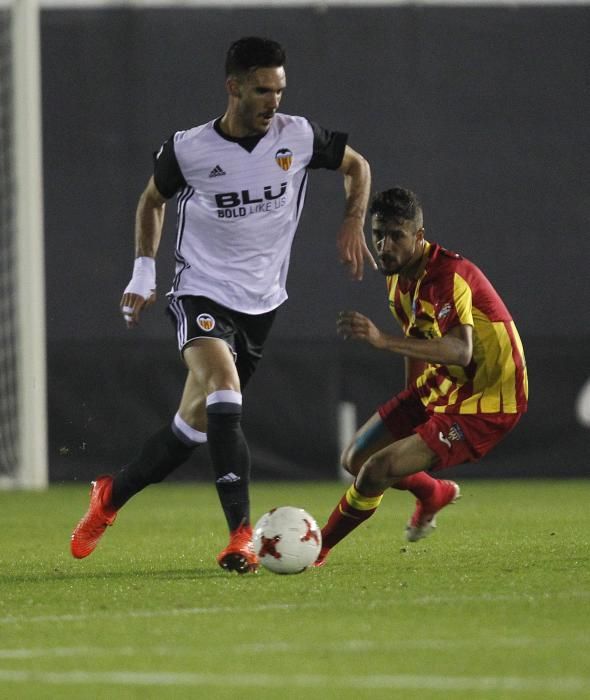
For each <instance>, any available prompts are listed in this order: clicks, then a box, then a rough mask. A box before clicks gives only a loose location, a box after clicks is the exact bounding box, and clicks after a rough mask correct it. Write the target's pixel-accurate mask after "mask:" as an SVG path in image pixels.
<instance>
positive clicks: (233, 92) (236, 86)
mask: <svg viewBox="0 0 590 700" xmlns="http://www.w3.org/2000/svg"><path fill="white" fill-rule="evenodd" d="M225 89H226V90H227V94H228V95H230V96H231V97H241V96H242V90H241V87H240V82H239V80H236V78H232V77H231V76H230V77H229V78H228V79H227V80H226V81H225Z"/></svg>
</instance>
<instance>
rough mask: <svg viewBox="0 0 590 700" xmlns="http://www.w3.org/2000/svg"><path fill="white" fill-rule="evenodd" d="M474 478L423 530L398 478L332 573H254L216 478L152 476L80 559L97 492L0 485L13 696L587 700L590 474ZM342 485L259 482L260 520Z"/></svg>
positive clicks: (311, 505)
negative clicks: (230, 569) (247, 568)
mask: <svg viewBox="0 0 590 700" xmlns="http://www.w3.org/2000/svg"><path fill="white" fill-rule="evenodd" d="M461 486H462V493H463V497H462V499H461V500H460V501H459V502H458V504H457V505H454V506H452V507H449V508H447V509H445V511H443V513H442V514H441V516H440V517H439V520H438V525H439V527H438V530H437V532H436V533H434V534H433V535H432V536H431V537H430V538H428V539H426V540H423V541H421V542H418V543H415V544H406V543H405V542H404V540H403V537H402V533H403V527H404V523H405V521H406V520H407V518H408V516H409V514H410V512H411V510H412V508H413V502H412V499H411V497H410V496H409V495H408V494H407V493H400V492H397V491H391V492H389V493H388V494H386V497H385V499H384V501H383V503H382V505H381V507H380V509H379V510H378V512H377V513H376V514H375V516H373V518H372V519H371V520H370V521H368V522H367V523H365V524H364V525H362V526H361V527H360V528H359V529H358V530H357V531H356V532H354V533H353V534H352V535H351V536H350V537H349V538H348V539H347V540H344V541H343V542H342V543H341V544H340V545H339V546H338V547H337V548H336V549H335V550H334V551H333V553H332V555H331V556H330V559H329V561H328V563H327V565H326V566H325V567H324V568H322V569H318V570H309V571H306V572H305V573H303V574H300V575H297V576H277V575H275V574H272V573H270V572H267V571H264V570H263V571H261V572H260V573H259V574H257V575H255V576H252V575H248V576H242V577H239V576H237V575H235V574H227V573H225V572H224V571H222V570H221V569H219V568H218V567H217V565H216V563H215V555H216V554H217V552H218V551H219V550H220V549H221V548H222V547H223V546H224V545H225V543H226V531H225V525H224V522H223V516H222V514H221V509H220V508H219V506H218V504H217V499H216V494H215V491H214V488H213V487H212V486H206V485H195V484H182V485H162V486H158V487H151V488H149V489H147V490H146V491H144V492H143V493H142V494H140V495H139V496H138V497H137V498H136V499H134V500H132V501H131V502H130V503H129V504H128V505H127V506H126V507H125V508H124V509H123V510H122V511H121V514H120V515H119V519H118V521H117V522H116V524H115V526H114V527H112V528H110V529H109V531H108V532H107V534H106V536H105V538H104V540H103V541H102V543H101V545H100V546H99V548H98V549H97V550H96V552H95V553H94V554H93V555H91V556H90V557H89V558H88V559H86V560H83V561H76V560H74V559H72V558H71V556H70V554H69V535H70V532H71V530H72V528H73V527H74V525H75V524H76V522H77V520H78V519H79V518H80V517H81V515H82V514H83V513H84V511H85V510H86V507H87V503H88V498H87V491H88V489H87V487H84V488H82V487H78V486H54V487H52V488H51V489H50V490H49V491H48V492H47V493H22V492H16V493H14V492H0V697H7V698H9V697H10V698H19V699H21V698H35V699H37V698H51V699H52V700H54V699H55V698H59V699H60V700H63V699H66V700H68V699H70V698H80V697H91V698H93V699H97V700H98V699H102V698H109V699H112V698H142V699H146V698H158V699H168V698H175V699H179V698H199V699H200V698H207V699H209V698H212V699H213V700H225V699H226V698H227V699H229V698H232V700H233V699H235V698H245V699H248V700H249V699H255V700H266V699H270V698H273V699H276V698H280V699H281V700H291V699H293V700H299V699H301V700H307V699H314V700H315V699H316V698H317V699H318V700H319V699H320V698H321V699H322V700H332V699H336V698H339V699H345V700H348V699H349V698H350V699H352V698H355V699H358V698H370V699H371V700H380V699H382V698H388V699H391V698H395V699H397V698H403V700H415V699H416V700H417V699H418V698H419V699H420V700H425V699H430V698H433V699H435V700H438V699H445V698H451V697H452V698H465V699H467V698H469V700H474V699H478V698H486V699H487V698H490V699H491V698H494V699H495V698H519V699H522V700H529V699H530V700H545V699H547V700H549V699H551V700H555V699H556V698H559V699H560V700H561V698H590V666H589V664H588V659H589V649H590V624H589V623H590V565H589V542H590V534H589V533H590V508H589V507H588V503H589V502H590V481H553V482H548V481H544V482H539V481H513V482H491V481H490V482H484V481H472V482H469V481H463V482H462V483H461ZM342 492H343V486H342V485H340V484H337V483H330V484H327V483H322V484H316V483H306V484H260V483H255V484H254V485H253V488H252V497H253V505H252V512H253V517H254V519H256V518H257V517H258V516H259V515H261V514H262V513H263V512H264V511H266V510H268V509H269V508H271V507H273V506H277V505H296V506H300V507H304V508H306V509H307V510H309V511H310V512H311V513H312V514H313V515H314V516H315V517H316V518H317V520H318V522H320V524H321V523H323V522H324V521H325V519H326V517H327V516H328V515H329V513H330V512H331V510H332V508H333V507H334V505H335V504H336V502H337V500H338V499H339V498H340V496H341V494H342Z"/></svg>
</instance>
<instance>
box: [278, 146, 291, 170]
mask: <svg viewBox="0 0 590 700" xmlns="http://www.w3.org/2000/svg"><path fill="white" fill-rule="evenodd" d="M275 160H276V162H277V165H279V167H281V168H282V169H283V170H289V168H290V167H291V163H292V162H293V151H290V150H289V149H288V148H281V149H280V150H278V151H277V152H276V153H275Z"/></svg>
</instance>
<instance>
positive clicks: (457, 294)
mask: <svg viewBox="0 0 590 700" xmlns="http://www.w3.org/2000/svg"><path fill="white" fill-rule="evenodd" d="M438 325H439V328H440V331H441V333H442V335H444V334H445V333H448V332H449V331H450V330H451V328H453V327H454V326H458V325H461V326H473V292H472V290H471V287H470V286H469V284H468V283H467V281H466V280H465V279H463V277H461V275H460V274H459V273H457V272H455V273H454V276H453V299H452V301H447V302H446V303H445V304H443V305H442V306H441V307H440V308H439V310H438Z"/></svg>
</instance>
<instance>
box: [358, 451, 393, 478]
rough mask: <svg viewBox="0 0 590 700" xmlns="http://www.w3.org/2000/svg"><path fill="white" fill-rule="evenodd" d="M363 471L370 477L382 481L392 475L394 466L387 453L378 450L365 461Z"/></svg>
mask: <svg viewBox="0 0 590 700" xmlns="http://www.w3.org/2000/svg"><path fill="white" fill-rule="evenodd" d="M363 471H365V472H366V473H367V474H368V475H370V477H371V479H373V480H379V481H383V480H385V479H388V478H393V477H394V472H395V466H394V465H393V464H392V461H391V458H390V456H389V455H387V454H386V453H383V452H378V453H377V454H374V455H372V456H371V457H369V459H368V460H367V461H366V462H365V464H364V466H363Z"/></svg>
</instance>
